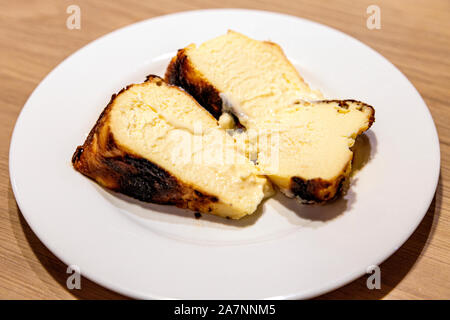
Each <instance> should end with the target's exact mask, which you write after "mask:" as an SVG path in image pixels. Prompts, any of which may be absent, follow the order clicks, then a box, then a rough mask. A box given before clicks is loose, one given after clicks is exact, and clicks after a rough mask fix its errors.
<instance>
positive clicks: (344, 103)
mask: <svg viewBox="0 0 450 320" xmlns="http://www.w3.org/2000/svg"><path fill="white" fill-rule="evenodd" d="M322 101H323V102H335V103H337V104H338V105H339V107H341V108H344V109H348V107H349V106H350V103H355V104H357V105H359V106H360V107H361V109H360V110H362V108H369V109H370V118H369V128H370V127H371V126H372V124H373V123H374V122H375V108H374V107H372V106H371V105H370V104H367V103H365V102H362V101H359V100H353V99H346V100H322Z"/></svg>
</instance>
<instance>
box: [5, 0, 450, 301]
mask: <svg viewBox="0 0 450 320" xmlns="http://www.w3.org/2000/svg"><path fill="white" fill-rule="evenodd" d="M373 3H376V4H378V5H379V6H380V8H381V30H369V29H367V28H366V18H367V14H366V8H367V6H368V5H370V4H373ZM71 4H77V5H79V6H80V7H81V17H82V22H81V30H68V29H67V28H66V25H65V24H66V18H67V16H68V14H67V13H66V8H67V6H69V5H71ZM220 6H224V7H243V8H253V9H263V10H271V11H278V12H283V13H289V14H292V15H297V16H299V17H304V18H308V19H311V20H314V21H318V22H321V23H324V24H327V25H329V26H331V27H334V28H337V29H339V30H342V31H344V32H346V33H348V34H350V35H352V36H354V37H356V38H357V39H359V40H361V41H363V42H364V43H366V44H368V45H369V46H371V47H372V48H374V49H376V50H377V51H379V52H380V53H381V54H383V55H384V56H385V57H387V58H388V59H389V60H390V61H391V62H393V63H394V64H395V65H396V66H397V67H398V68H399V69H400V70H401V71H402V72H404V73H405V74H406V76H407V77H408V78H409V79H410V80H411V81H412V83H413V84H414V85H415V87H416V88H417V89H418V90H419V92H420V93H421V94H422V97H423V98H424V99H425V101H426V103H427V105H428V107H429V108H430V109H431V113H432V115H433V117H434V120H435V122H436V125H437V128H438V132H439V138H440V143H441V156H442V166H441V177H440V182H439V186H438V190H437V193H436V197H435V199H434V201H433V203H432V205H431V207H430V209H429V210H428V213H427V215H426V217H425V219H424V220H423V221H422V223H421V224H420V226H419V227H418V229H417V230H416V231H415V233H414V234H413V235H412V236H411V238H410V239H409V240H408V241H407V242H406V243H405V245H404V246H402V247H401V248H400V249H399V250H398V251H397V252H396V253H395V254H394V255H393V256H392V257H391V258H389V259H388V260H387V261H386V262H385V263H383V264H382V265H381V274H382V288H381V290H373V291H370V290H368V289H367V288H366V286H365V282H366V277H362V278H361V279H359V280H357V281H355V282H353V283H351V284H349V285H347V286H346V287H343V288H341V289H339V290H336V291H334V292H331V293H329V294H327V295H325V296H322V298H326V299H329V298H360V299H366V298H367V299H379V298H388V299H409V298H413V299H414V298H418V299H422V298H447V299H449V298H450V189H449V188H450V158H449V155H450V108H449V107H448V101H450V62H449V60H448V58H449V56H450V2H449V1H448V0H434V1H426V0H399V1H389V0H378V1H371V0H370V1H368V0H361V1H351V0H337V1H331V0H329V1H317V0H280V1H269V0H241V1H239V0H228V1H225V2H223V1H222V2H220V1H212V0H189V1H187V0H178V1H175V0H165V1H162V0H155V1H140V0H133V1H107V0H95V1H84V0H77V1H67V0H20V1H6V0H0V7H1V10H0V46H1V49H0V86H1V90H0V92H1V97H0V105H1V108H2V113H1V117H0V137H1V139H0V141H1V143H0V191H1V192H0V197H1V201H0V298H44V299H73V298H82V299H85V298H121V296H119V295H117V294H115V293H113V292H111V291H108V290H106V289H104V288H102V287H100V286H98V285H96V284H94V283H92V282H90V281H88V280H86V279H83V280H82V289H81V290H72V291H71V290H68V289H66V286H65V283H66V276H67V275H66V267H65V266H64V265H63V263H62V262H61V261H59V260H58V259H57V258H56V257H55V256H54V255H53V254H52V253H50V252H49V251H48V250H47V249H46V248H45V247H44V246H43V244H42V243H41V242H40V241H39V240H38V239H37V238H36V236H35V235H34V234H33V232H32V231H31V230H30V228H29V227H28V225H27V223H26V222H25V221H24V219H23V218H22V216H21V214H20V212H19V211H18V209H17V205H16V202H15V200H14V196H13V194H12V191H11V186H10V183H9V175H8V150H9V140H10V137H11V132H12V129H13V126H14V122H15V120H16V118H17V116H18V114H19V112H20V110H21V108H22V106H23V104H24V103H25V101H26V99H27V98H28V96H29V95H30V93H31V92H32V90H33V89H34V88H35V87H36V85H37V84H38V83H39V82H40V81H41V80H42V79H43V77H44V76H45V75H46V74H47V73H48V72H49V71H51V70H52V69H53V68H54V67H55V66H56V65H57V64H58V63H59V62H61V61H62V60H63V59H64V58H65V57H67V56H68V55H69V54H71V53H72V52H74V51H75V50H77V49H78V48H80V47H82V46H83V45H85V44H87V43H89V42H90V41H92V40H94V39H96V38H98V37H99V36H101V35H104V34H106V33H108V32H110V31H112V30H115V29H117V28H119V27H123V26H126V25H128V24H130V23H133V22H136V21H139V20H143V19H147V18H150V17H154V16H157V15H161V14H166V13H172V12H176V11H184V10H192V9H200V8H217V7H220ZM155 32H157V30H156V31H155ZM418 130H420V128H418Z"/></svg>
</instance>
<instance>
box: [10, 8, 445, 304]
mask: <svg viewBox="0 0 450 320" xmlns="http://www.w3.org/2000/svg"><path fill="white" fill-rule="evenodd" d="M227 29H234V30H236V31H240V32H242V33H244V34H246V35H249V36H251V37H253V38H256V39H261V40H267V39H270V40H272V41H274V42H277V43H278V44H280V45H281V46H282V47H283V48H284V49H285V52H286V54H287V56H288V57H289V58H290V59H291V61H293V63H294V64H295V65H296V66H297V67H298V68H299V70H300V72H301V74H302V75H303V76H304V77H305V78H306V80H307V81H308V82H309V83H310V84H311V86H312V87H313V88H319V89H321V90H322V91H323V92H324V93H325V95H326V96H327V97H329V98H353V99H358V100H362V101H365V102H367V103H369V104H371V105H373V106H374V107H375V109H376V122H375V124H374V125H373V127H372V128H371V129H370V130H369V131H368V132H367V134H366V135H365V138H363V139H362V143H361V148H360V150H361V151H360V152H359V153H358V155H357V156H358V157H360V158H363V162H366V164H365V165H364V166H363V168H362V169H361V170H360V171H359V172H358V173H357V174H356V175H355V176H354V178H353V182H352V187H351V189H350V190H349V193H348V194H347V195H346V196H345V197H344V198H343V199H341V200H339V201H337V202H336V203H334V204H331V205H327V206H321V207H305V206H301V205H299V204H297V203H296V202H295V201H291V200H288V199H286V198H285V197H283V196H281V195H278V196H276V197H275V198H273V199H270V200H269V201H266V202H265V203H264V205H263V206H262V208H261V210H259V212H258V213H256V214H254V215H253V216H251V217H248V218H245V219H242V220H241V221H237V222H236V221H229V220H224V219H220V218H216V217H209V216H205V215H203V217H202V218H201V219H199V220H197V219H194V216H193V213H192V212H188V211H184V210H181V209H177V208H173V207H170V206H159V205H153V204H144V203H140V202H138V201H134V200H131V199H129V198H127V197H124V196H121V195H118V194H114V193H112V192H108V191H105V190H104V189H102V188H100V187H99V186H97V185H96V184H95V183H93V182H92V181H91V180H89V179H87V178H85V177H84V176H82V175H81V174H79V173H77V172H76V171H75V170H73V168H72V166H71V161H70V160H71V157H72V154H73V152H74V150H75V147H76V146H77V145H79V144H81V143H82V142H83V141H84V138H85V137H86V135H87V133H88V131H89V130H90V129H91V127H92V126H93V124H94V123H95V121H96V119H97V117H98V116H99V114H100V112H101V110H102V109H103V108H104V107H105V105H106V104H107V102H108V101H109V99H110V96H111V94H112V93H114V92H117V91H119V90H120V89H121V88H122V87H124V86H126V85H127V84H129V83H132V82H142V81H143V80H144V79H145V76H146V75H148V74H151V73H154V74H159V75H162V74H163V73H164V70H165V67H166V65H167V63H168V61H169V58H170V57H172V56H173V55H174V54H175V52H176V50H177V49H179V48H182V47H184V46H186V45H187V44H189V43H191V42H195V43H200V42H202V41H205V40H207V39H210V38H213V37H215V36H218V35H220V34H223V33H225V32H226V31H227ZM81 32H83V31H82V30H81ZM439 161H440V158H439V144H438V138H437V133H436V129H435V126H434V124H433V120H432V118H431V116H430V113H429V111H428V109H427V107H426V105H425V103H424V101H423V100H422V98H421V97H420V95H419V94H418V93H417V91H416V90H415V89H414V87H413V86H412V85H411V83H410V82H409V81H408V80H407V79H406V78H405V76H404V75H403V74H402V73H400V71H399V70H398V69H396V68H395V67H394V66H393V65H392V64H391V63H389V62H388V61H387V60H386V59H385V58H383V57H382V56H381V55H379V54H378V53H376V52H375V51H373V50H372V49H370V48H369V47H367V46H366V45H364V44H362V43H361V42H359V41H357V40H355V39H353V38H351V37H349V36H347V35H345V34H343V33H341V32H338V31H336V30H333V29H330V28H328V27H325V26H323V25H320V24H317V23H314V22H311V21H307V20H304V19H300V18H296V17H291V16H287V15H281V14H276V13H269V12H259V11H248V10H206V11H192V12H184V13H179V14H174V15H168V16H163V17H158V18H154V19H150V20H146V21H143V22H140V23H137V24H134V25H131V26H129V27H126V28H123V29H120V30H118V31H115V32H113V33H110V34H108V35H106V36H104V37H102V38H100V39H98V40H96V41H94V42H92V43H91V44H89V45H87V46H86V47H84V48H82V49H81V50H79V51H78V52H76V53H75V54H73V55H72V56H70V57H69V58H67V59H66V60H65V61H64V62H62V63H61V64H60V65H59V66H58V67H56V68H55V69H54V70H53V71H52V72H51V73H50V74H49V75H48V76H47V77H46V78H45V79H44V80H43V81H42V82H41V84H40V85H39V86H38V87H37V89H36V90H35V91H34V92H33V94H32V95H31V97H30V98H29V100H28V101H27V103H26V105H25V107H24V108H23V110H22V113H21V114H20V117H19V119H18V121H17V124H16V127H15V130H14V134H13V138H12V142H11V149H10V175H11V183H12V187H13V190H14V194H15V195H16V199H17V202H18V204H19V207H20V209H21V211H22V213H23V215H24V216H25V218H26V220H27V222H28V223H29V224H30V226H31V228H32V229H33V231H34V232H35V233H36V234H37V236H38V237H39V238H40V239H41V240H42V242H43V243H45V245H46V246H47V247H48V248H49V249H50V250H51V251H52V252H53V253H55V254H56V255H57V256H58V257H59V258H60V259H61V260H62V261H64V262H65V263H66V264H75V265H78V266H79V267H80V268H81V273H82V274H83V275H84V276H86V277H88V278H89V279H91V280H93V281H95V282H97V283H99V284H101V285H103V286H105V287H107V288H110V289H112V290H115V291H118V292H120V293H122V294H125V295H128V296H131V297H137V298H192V299H201V298H209V299H216V298H225V299H226V298H235V299H240V298H308V297H313V296H316V295H319V294H322V293H325V292H327V291H329V290H332V289H334V288H337V287H339V286H342V285H344V284H346V283H348V282H350V281H351V280H354V279H356V278H357V277H358V276H361V275H362V274H364V273H365V272H366V269H367V267H369V266H371V265H377V264H380V263H381V262H382V261H383V260H384V259H386V258H387V257H388V256H389V255H391V254H392V253H393V252H394V251H395V250H396V249H397V248H399V247H400V246H401V245H402V244H403V242H404V241H405V240H406V239H407V238H408V237H409V236H410V235H411V233H412V232H413V231H414V229H415V228H416V227H417V225H418V224H419V222H420V221H421V220H422V218H423V216H424V214H425V213H426V211H427V208H428V206H429V204H430V202H431V200H432V198H433V195H434V192H435V188H436V184H437V181H438V174H439Z"/></svg>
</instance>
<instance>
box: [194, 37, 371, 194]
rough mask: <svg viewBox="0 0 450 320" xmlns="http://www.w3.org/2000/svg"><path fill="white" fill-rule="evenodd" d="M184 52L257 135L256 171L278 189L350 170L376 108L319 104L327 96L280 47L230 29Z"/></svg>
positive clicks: (229, 107) (226, 105)
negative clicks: (359, 137) (355, 146)
mask: <svg viewBox="0 0 450 320" xmlns="http://www.w3.org/2000/svg"><path fill="white" fill-rule="evenodd" d="M186 54H187V55H188V57H189V59H190V61H191V63H192V64H193V66H195V68H196V69H197V70H198V71H199V72H200V73H201V74H202V75H203V76H204V77H205V78H206V79H207V80H208V81H209V82H210V83H212V84H213V86H214V87H216V88H217V89H218V91H220V92H221V95H220V96H221V98H222V101H223V102H224V109H225V111H227V112H232V113H233V114H235V115H236V116H237V117H238V119H239V121H240V122H241V123H242V124H243V125H244V126H245V127H246V128H247V131H253V133H254V134H256V135H257V137H258V138H257V139H256V140H257V147H256V149H257V161H258V162H257V163H258V166H259V167H260V168H261V170H262V171H263V172H264V173H265V174H267V175H269V177H270V178H271V179H272V180H273V181H274V182H275V183H276V184H278V185H279V186H280V187H282V188H288V187H289V182H290V179H291V177H293V176H298V177H302V178H304V179H312V178H322V179H327V180H328V179H329V180H331V179H334V178H336V177H337V176H338V175H340V174H342V172H343V170H344V169H345V168H346V167H347V166H348V164H349V162H350V161H351V159H352V152H351V151H350V150H349V147H351V146H352V145H353V143H354V138H355V137H356V135H357V134H359V133H361V132H362V131H364V130H365V129H367V127H368V124H369V117H370V113H371V110H369V109H366V108H361V107H360V105H358V104H356V103H355V104H354V103H350V107H349V108H348V109H344V108H341V107H340V106H339V104H338V103H335V102H333V103H324V102H320V100H321V99H323V96H322V94H321V93H320V92H318V91H314V90H311V89H310V88H309V86H308V85H307V84H306V83H305V82H304V81H303V79H302V78H301V77H300V75H299V74H298V72H297V70H296V69H295V68H294V66H293V65H292V64H291V63H290V62H289V61H288V60H287V59H286V57H285V56H284V53H283V52H282V50H281V49H280V47H278V46H277V45H275V44H273V43H268V42H263V41H257V40H253V39H250V38H248V37H246V36H244V35H241V34H239V33H237V32H233V31H229V32H228V33H227V34H226V35H223V36H220V37H217V38H215V39H212V40H209V41H206V42H205V43H203V44H201V45H199V46H198V47H196V46H195V45H191V46H189V47H187V48H186ZM237 140H238V141H239V139H237ZM241 140H244V141H243V142H242V143H243V144H245V143H251V142H250V140H248V139H246V138H245V139H241ZM259 140H265V141H267V140H272V142H271V143H260V142H259ZM254 141H255V139H254ZM247 148H249V147H247Z"/></svg>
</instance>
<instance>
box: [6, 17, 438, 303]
mask: <svg viewBox="0 0 450 320" xmlns="http://www.w3.org/2000/svg"><path fill="white" fill-rule="evenodd" d="M230 12H231V13H234V12H237V13H239V12H245V13H248V14H253V13H256V14H266V15H277V16H279V17H280V18H289V19H299V20H302V21H303V22H307V23H312V24H315V25H318V26H320V27H323V28H326V29H327V30H328V31H332V32H337V33H339V34H341V35H343V36H345V37H346V38H350V39H352V40H353V41H356V42H358V43H359V44H361V45H363V46H364V47H365V49H369V50H370V51H371V52H372V53H375V54H376V55H378V56H379V57H381V58H382V59H383V60H384V62H387V63H388V64H389V65H390V66H391V67H393V68H394V69H395V70H396V71H398V73H399V74H400V75H401V76H402V77H403V78H404V80H406V81H407V82H408V83H409V84H410V85H411V87H412V88H413V90H414V91H415V93H416V94H417V96H418V98H419V99H420V100H421V102H422V103H423V105H424V106H425V107H426V108H425V111H426V112H427V113H428V115H429V117H430V120H431V123H432V124H433V126H432V128H434V132H433V136H434V145H435V146H436V147H437V150H436V153H437V159H436V160H437V166H436V167H437V169H436V170H434V171H435V172H434V176H435V177H434V178H433V180H434V189H433V192H432V193H430V194H431V196H429V197H428V199H427V200H426V201H424V203H425V202H426V203H427V209H426V210H425V212H424V213H423V215H422V216H421V218H420V219H418V221H417V222H416V224H415V226H414V228H412V229H411V231H410V232H409V231H408V232H406V233H405V234H404V236H403V237H402V238H401V240H399V243H397V244H396V245H393V247H392V249H391V250H389V252H387V253H385V254H383V255H382V256H381V257H377V258H376V259H374V261H375V262H377V263H376V264H377V265H380V264H382V263H383V262H384V261H385V260H386V259H387V258H389V257H390V256H392V255H393V254H394V253H395V252H396V251H397V250H398V249H399V248H400V247H401V246H402V245H403V244H404V243H405V242H406V241H407V240H408V238H409V237H410V236H411V235H412V234H413V233H414V232H415V231H416V230H417V227H418V226H419V224H420V223H421V222H422V221H423V218H424V217H425V215H426V213H427V212H428V209H429V207H430V205H431V203H432V201H433V199H434V197H435V195H436V190H437V186H438V183H439V177H440V166H441V154H440V143H439V136H438V132H437V128H436V124H435V122H434V119H433V117H432V114H431V112H430V109H429V108H428V106H427V104H426V102H425V101H424V99H423V97H422V96H421V95H420V93H419V91H418V90H417V89H416V87H415V86H414V84H413V83H412V82H411V81H410V80H409V79H408V78H407V77H406V76H405V75H404V74H403V72H402V71H401V70H400V69H399V68H397V67H396V66H395V65H394V64H393V63H392V62H390V61H389V60H388V59H387V58H385V57H384V56H383V55H381V54H380V53H379V52H377V51H376V50H374V49H373V48H371V47H370V46H369V45H367V44H365V43H364V42H363V41H361V40H359V39H357V38H355V37H353V36H351V35H348V34H346V33H344V32H343V31H341V30H339V29H336V28H334V27H329V26H327V25H324V24H322V23H319V22H316V21H313V20H309V19H306V18H302V17H298V16H294V15H290V14H285V13H280V12H273V11H268V10H254V9H240V8H221V9H200V10H186V11H179V12H175V13H169V14H165V15H160V16H155V17H151V18H148V19H144V20H141V21H137V22H135V23H132V24H130V25H127V26H124V27H121V28H118V29H115V30H113V31H111V32H108V33H106V34H104V35H102V36H100V37H98V38H96V39H94V40H92V41H90V42H89V43H87V44H85V45H84V46H82V47H81V48H79V49H77V50H76V51H74V52H73V53H71V54H70V55H68V56H67V57H66V58H64V59H63V60H62V61H61V62H59V63H58V64H57V65H56V66H55V67H53V69H52V70H51V71H50V72H49V73H48V74H47V75H46V76H45V77H44V78H42V80H41V81H40V82H39V84H38V85H37V86H36V87H35V89H34V90H33V91H32V93H31V94H30V95H29V97H28V99H27V100H26V102H25V104H24V106H23V107H22V109H21V111H20V113H19V115H18V117H17V119H16V122H15V125H14V129H13V132H12V135H11V140H10V148H9V161H8V164H9V176H10V183H11V187H12V191H13V193H14V197H15V201H16V203H17V206H18V208H19V210H20V212H21V213H22V215H23V217H24V218H25V220H26V222H27V224H28V225H29V226H30V228H31V229H32V231H33V232H34V234H35V235H36V236H37V237H38V238H39V240H40V241H41V242H42V243H43V244H44V245H45V246H46V247H47V248H48V249H49V250H50V251H51V252H52V253H53V254H55V256H56V257H57V258H58V259H60V260H61V261H62V262H63V263H64V264H66V265H69V264H68V263H67V262H68V259H66V257H65V255H64V254H63V253H62V252H59V251H60V250H58V249H56V248H55V247H54V246H53V245H52V242H51V241H49V240H48V239H46V237H45V235H43V234H42V233H41V232H40V231H38V230H37V229H38V228H36V226H35V225H33V224H32V223H30V219H29V218H28V216H29V215H30V214H32V213H30V212H27V210H24V209H25V208H24V205H23V200H22V198H21V196H20V193H19V191H18V189H17V185H16V183H15V181H14V166H15V164H14V163H13V161H12V160H13V159H14V157H15V155H14V151H15V150H14V149H15V147H14V146H15V144H16V142H15V141H16V140H17V132H18V131H19V130H20V127H21V122H22V121H21V119H22V118H23V115H24V114H25V113H26V112H27V110H29V108H30V106H29V102H30V101H31V100H32V98H33V96H34V95H35V94H36V92H38V91H39V89H40V88H41V86H42V84H43V83H45V82H46V80H47V79H48V78H49V77H50V76H51V75H52V74H53V73H55V72H56V71H57V70H58V69H59V68H61V67H62V66H63V65H64V64H65V63H67V61H69V60H70V59H71V57H73V56H74V55H76V54H79V53H80V52H82V51H84V50H87V49H88V48H89V47H90V46H93V45H95V43H97V42H98V41H100V40H101V39H103V38H106V37H109V36H112V35H113V34H116V33H119V32H122V31H124V30H127V29H131V28H137V27H139V25H141V24H144V23H146V22H148V21H150V20H162V19H165V18H167V17H174V16H179V15H189V14H196V13H197V14H208V13H222V14H224V13H230ZM365 273H366V270H359V271H355V272H353V273H349V274H347V275H346V276H345V277H343V278H340V279H336V280H335V281H334V282H331V283H328V284H327V285H323V286H321V289H320V290H312V291H313V292H311V289H309V292H308V290H306V291H307V292H305V290H303V291H297V292H296V293H292V294H286V295H283V296H273V297H268V298H265V299H309V298H312V297H318V296H320V295H322V294H325V293H327V292H330V291H332V290H335V289H337V288H340V287H343V286H345V285H347V284H348V283H350V282H352V281H354V280H356V279H357V278H359V277H361V276H362V275H364V274H365ZM82 276H83V277H85V278H87V279H89V280H91V281H93V282H94V283H97V284H98V285H100V286H103V287H105V288H107V289H109V290H112V291H114V292H116V293H119V294H123V295H125V296H128V297H132V298H137V299H174V298H172V297H165V296H159V295H155V294H149V293H141V292H133V291H132V290H128V288H124V287H117V286H115V284H114V283H108V282H105V281H101V280H99V279H96V277H95V275H91V274H89V273H86V272H83V273H82Z"/></svg>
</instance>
